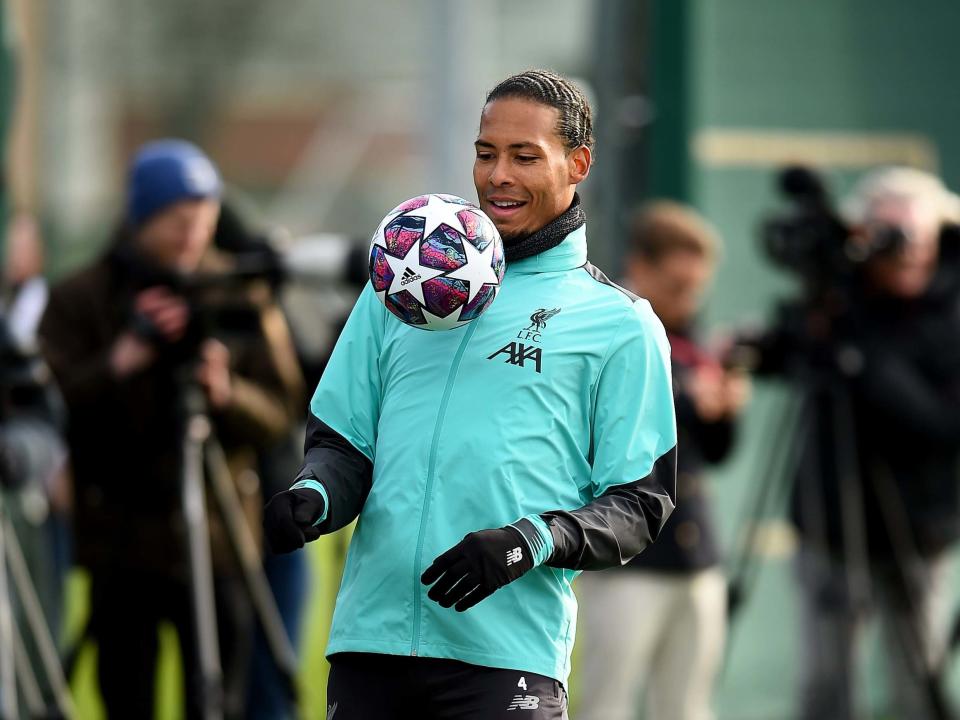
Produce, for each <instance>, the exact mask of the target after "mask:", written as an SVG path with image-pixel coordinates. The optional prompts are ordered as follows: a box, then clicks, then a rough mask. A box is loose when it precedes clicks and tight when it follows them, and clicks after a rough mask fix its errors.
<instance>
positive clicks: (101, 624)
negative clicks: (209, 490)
mask: <svg viewBox="0 0 960 720" xmlns="http://www.w3.org/2000/svg"><path fill="white" fill-rule="evenodd" d="M221 188H222V185H221V180H220V177H219V175H218V173H217V170H216V168H215V167H214V166H213V164H212V163H211V162H210V160H209V159H208V158H207V157H206V156H205V155H204V154H203V153H202V152H201V151H200V150H199V149H198V148H196V147H195V146H193V145H191V144H189V143H187V142H184V141H179V140H163V141H157V142H152V143H148V144H146V145H145V146H143V147H142V148H141V149H140V150H139V151H138V152H137V154H136V156H135V157H134V159H133V161H132V163H131V166H130V171H129V177H128V202H127V207H126V213H125V218H124V222H123V223H122V225H121V227H120V229H119V230H118V232H117V235H116V237H115V240H114V242H113V243H112V245H111V246H110V247H109V249H108V250H107V252H106V253H105V254H104V256H103V257H101V258H100V259H99V260H97V261H96V262H95V263H94V264H93V265H92V266H91V267H89V268H87V269H85V270H82V271H81V272H79V273H77V274H76V275H74V276H73V277H70V278H68V279H66V280H65V281H63V282H62V283H60V284H59V285H57V286H56V287H54V289H53V291H52V293H51V298H50V303H49V306H48V309H47V311H46V313H45V315H44V318H43V321H42V323H41V327H40V337H41V342H42V347H43V350H44V352H45V354H46V356H47V358H48V361H49V363H50V366H51V367H52V369H53V372H54V374H55V375H56V377H57V379H58V381H59V383H60V386H61V388H62V391H63V394H64V397H65V400H66V404H67V408H68V412H69V421H68V430H67V439H68V444H69V448H70V453H71V461H72V464H73V470H74V476H75V483H76V494H77V519H76V530H77V555H78V560H79V562H80V563H81V564H82V565H84V566H85V567H86V568H87V569H88V570H89V571H90V574H91V576H92V586H91V620H90V632H91V633H92V635H93V636H94V638H95V639H96V641H97V643H98V647H99V653H98V670H99V679H100V688H101V693H102V695H103V698H104V702H105V705H106V707H107V710H108V713H109V716H110V717H111V718H133V717H138V718H139V717H151V716H152V713H153V706H154V700H153V694H154V692H153V691H154V667H155V660H156V651H157V625H158V623H159V622H160V621H161V620H169V621H171V622H172V623H173V624H174V625H175V626H176V628H177V630H178V632H179V635H180V643H181V648H182V653H181V655H182V659H183V663H184V677H185V683H186V691H187V692H186V703H187V717H199V716H200V715H201V712H202V710H201V708H202V702H203V688H202V687H201V682H200V673H199V670H198V667H197V663H198V653H197V651H196V645H195V640H196V637H197V633H198V631H200V630H202V629H198V628H196V627H194V622H193V615H192V611H191V592H190V585H189V578H190V571H189V555H188V552H187V539H186V529H185V522H184V517H183V514H182V511H181V504H180V502H181V500H180V498H181V495H180V492H181V485H180V478H181V474H182V467H181V462H182V448H183V439H184V430H185V428H184V422H185V416H184V413H183V411H182V407H181V398H182V397H183V396H184V392H185V386H186V385H189V384H193V383H195V384H197V385H198V386H199V387H200V388H201V389H202V391H203V395H204V396H205V399H206V404H207V410H208V412H209V416H210V419H211V421H212V424H213V430H214V433H215V436H216V437H217V439H218V440H219V442H220V443H221V444H222V445H223V447H224V450H225V451H226V453H227V458H228V462H229V465H230V468H231V470H232V473H231V474H232V477H233V479H234V482H235V484H236V485H237V490H238V492H239V495H240V498H241V502H242V504H243V507H244V512H245V514H246V516H247V521H248V523H249V525H250V527H251V528H257V527H258V526H259V522H258V517H257V513H258V509H259V507H260V504H261V500H260V496H261V493H260V488H259V481H258V477H257V475H256V472H255V468H256V459H257V456H256V454H257V450H258V449H260V448H263V447H266V446H267V445H268V444H270V443H271V442H273V441H275V440H277V439H279V438H280V437H281V436H282V435H283V434H284V433H285V432H287V431H288V430H289V428H290V426H291V423H292V422H293V421H294V420H295V415H296V414H297V409H298V407H299V403H300V402H301V399H300V395H301V394H302V387H301V381H300V377H299V371H298V369H297V366H296V358H295V354H294V350H293V347H292V343H291V341H290V337H289V333H288V331H287V327H286V324H285V321H284V320H283V317H282V315H281V314H280V310H279V308H278V307H277V306H276V305H275V304H274V303H273V301H272V296H271V293H270V290H269V288H268V287H267V286H266V285H265V284H262V283H258V282H245V283H243V284H230V283H223V282H214V281H212V280H210V279H211V278H213V279H216V278H218V277H228V276H229V271H230V269H231V266H232V265H233V262H234V261H233V259H232V257H231V256H229V255H227V254H226V253H223V252H221V251H219V250H218V249H216V248H215V247H213V244H212V239H213V236H214V230H215V228H216V224H217V218H218V214H219V212H220V196H221ZM204 278H206V279H207V280H208V281H207V282H204V281H203V280H204ZM208 507H211V508H212V507H214V505H213V504H212V503H208ZM209 525H210V535H211V543H212V554H213V572H214V576H215V577H214V580H215V590H216V612H217V618H218V621H219V622H218V625H219V627H218V635H219V639H220V645H221V657H222V659H223V675H224V678H223V679H224V698H223V706H224V710H225V715H226V716H227V717H241V716H242V715H243V707H242V705H243V692H244V685H243V683H244V674H245V670H246V668H247V666H248V662H249V649H250V648H249V643H250V637H251V627H252V626H251V622H252V617H251V607H250V604H249V600H248V598H247V595H246V593H245V592H244V590H243V586H242V584H241V579H240V574H239V568H238V567H237V565H236V563H235V562H234V561H233V556H232V553H231V552H230V548H229V544H228V542H227V538H226V534H225V531H224V527H223V523H222V522H221V521H220V518H218V517H216V516H215V515H213V514H212V515H211V517H210V518H209Z"/></svg>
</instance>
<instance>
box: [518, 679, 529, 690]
mask: <svg viewBox="0 0 960 720" xmlns="http://www.w3.org/2000/svg"><path fill="white" fill-rule="evenodd" d="M517 687H518V688H523V689H524V690H526V689H527V679H526V678H525V677H522V676H521V678H520V682H518V683H517Z"/></svg>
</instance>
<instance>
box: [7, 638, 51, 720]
mask: <svg viewBox="0 0 960 720" xmlns="http://www.w3.org/2000/svg"><path fill="white" fill-rule="evenodd" d="M13 655H14V659H15V660H16V663H17V681H18V682H19V684H20V689H21V690H22V691H23V701H24V705H26V707H27V713H28V715H29V716H30V717H32V718H39V717H44V716H45V715H46V714H47V712H46V711H47V708H46V705H45V703H44V702H43V693H42V692H40V684H39V683H38V682H37V675H36V673H34V672H33V667H32V666H31V665H30V655H29V654H28V653H27V646H26V645H24V643H23V635H21V634H20V629H19V628H14V630H13Z"/></svg>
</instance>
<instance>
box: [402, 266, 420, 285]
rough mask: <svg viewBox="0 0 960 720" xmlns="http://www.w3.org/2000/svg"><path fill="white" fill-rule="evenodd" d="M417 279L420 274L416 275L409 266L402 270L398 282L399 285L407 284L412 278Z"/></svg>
mask: <svg viewBox="0 0 960 720" xmlns="http://www.w3.org/2000/svg"><path fill="white" fill-rule="evenodd" d="M419 279H420V276H419V275H417V274H416V273H415V272H414V271H413V270H411V269H410V268H407V269H406V270H404V271H403V277H402V278H400V284H401V285H408V284H410V283H412V282H413V281H414V280H419Z"/></svg>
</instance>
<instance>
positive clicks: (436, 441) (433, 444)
mask: <svg viewBox="0 0 960 720" xmlns="http://www.w3.org/2000/svg"><path fill="white" fill-rule="evenodd" d="M476 329H477V323H476V322H472V323H470V326H469V327H468V328H467V332H466V334H465V335H464V336H463V340H461V341H460V346H459V347H458V348H457V352H456V355H454V357H453V363H452V364H451V365H450V372H449V373H448V374H447V384H446V386H445V387H444V389H443V397H442V398H441V399H440V408H439V409H438V410H437V421H436V424H435V425H434V428H433V439H432V440H431V441H430V457H429V459H428V461H427V483H426V486H425V488H424V496H423V505H422V506H421V510H420V529H419V531H418V534H417V552H416V554H415V555H414V561H413V637H412V638H411V643H410V654H411V655H417V654H418V652H419V650H420V611H421V597H422V594H423V584H422V583H421V582H420V575H421V574H423V570H425V569H426V568H421V565H422V556H423V533H424V530H425V529H426V527H427V519H428V518H429V515H430V499H431V496H432V494H433V493H432V490H433V477H434V472H435V471H436V467H437V453H438V452H439V445H440V430H441V428H442V427H443V418H444V415H446V413H447V403H448V401H449V400H450V392H451V391H452V390H453V382H454V380H456V377H457V371H458V370H459V369H460V360H461V359H462V358H463V353H464V351H465V350H466V349H467V343H469V342H470V338H471V337H472V336H473V333H474V331H475V330H476ZM440 332H442V331H440Z"/></svg>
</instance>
